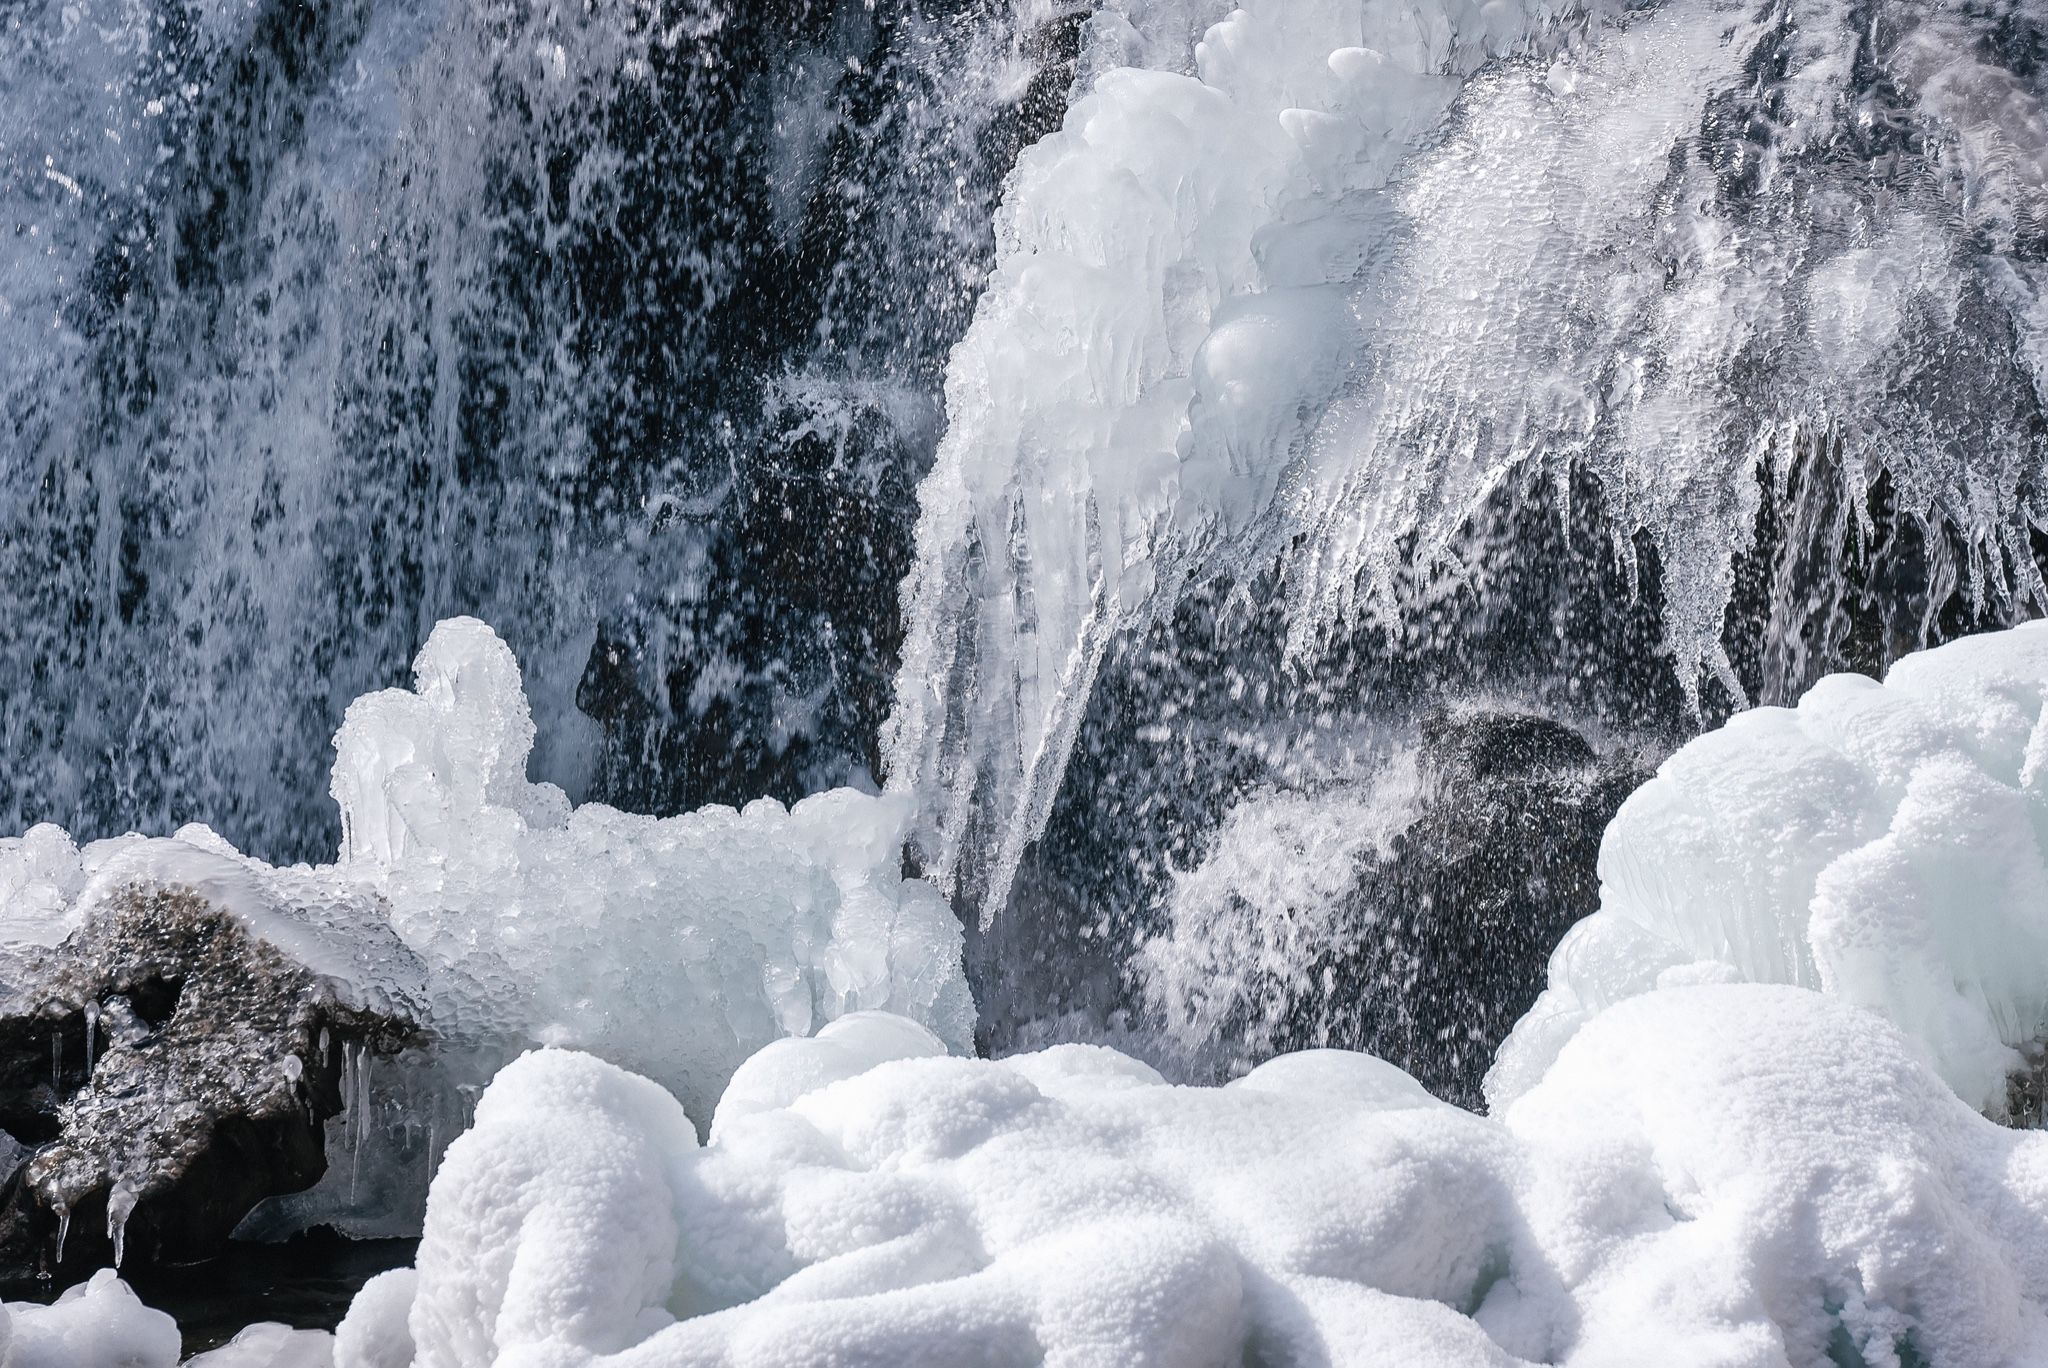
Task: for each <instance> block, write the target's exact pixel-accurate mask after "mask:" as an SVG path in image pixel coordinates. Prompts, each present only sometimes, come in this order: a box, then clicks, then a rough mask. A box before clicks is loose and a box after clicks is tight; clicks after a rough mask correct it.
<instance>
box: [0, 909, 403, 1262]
mask: <svg viewBox="0 0 2048 1368" xmlns="http://www.w3.org/2000/svg"><path fill="white" fill-rule="evenodd" d="M393 939H394V945H393V946H390V947H379V950H380V951H381V952H386V953H391V954H395V955H397V956H399V957H401V962H402V960H403V959H404V958H406V957H407V956H406V952H405V950H404V948H403V946H401V945H397V944H395V938H393ZM5 976H6V978H7V979H9V980H11V981H12V982H13V983H14V984H16V985H19V986H17V987H15V988H13V989H12V990H11V991H10V992H7V993H6V995H5V996H4V997H0V1129H4V1130H5V1131H6V1132H7V1133H8V1134H9V1135H11V1136H12V1137H13V1138H14V1139H15V1140H16V1141H17V1142H19V1144H20V1145H22V1146H25V1147H27V1148H26V1151H25V1152H23V1153H20V1154H18V1155H17V1156H16V1163H15V1164H14V1165H13V1166H12V1172H11V1173H10V1174H9V1175H8V1176H7V1177H6V1179H5V1181H4V1184H0V1276H7V1277H19V1276H26V1275H29V1274H32V1273H37V1272H51V1273H58V1272H63V1273H76V1272H83V1271H85V1270H89V1269H91V1268H95V1267H99V1266H102V1265H104V1264H105V1263H107V1262H109V1261H110V1260H111V1261H118V1262H121V1263H123V1264H124V1265H126V1266H135V1265H138V1264H144V1265H146V1264H152V1263H160V1262H188V1261H192V1260H197V1259H203V1258H206V1257H208V1256H209V1255H211V1254H214V1253H216V1252H218V1251H219V1250H220V1248H221V1247H222V1245H223V1244H224V1243H225V1242H226V1240H227V1238H228V1236H229V1234H230V1232H232V1231H233V1230H234V1228H235V1226H236V1224H237V1223H238V1222H239V1221H240V1220H241V1219H242V1217H243V1216H244V1215H246V1214H247V1213H248V1211H249V1209H250V1208H251V1207H252V1206H254V1205H255V1204H256V1203H257V1202H259V1201H261V1200H262V1199H263V1198H265V1197H268V1196H271V1195H273V1194H276V1193H283V1192H294V1191H298V1190H300V1189H303V1188H305V1187H308V1186H310V1185H311V1184H312V1183H313V1182H314V1181H316V1180H317V1179H318V1178H319V1177H320V1175H321V1174H322V1173H323V1172H324V1171H325V1170H326V1158H325V1154H324V1129H323V1128H324V1124H325V1122H326V1121H327V1119H328V1118H330V1117H333V1116H336V1115H339V1114H340V1112H341V1111H342V1108H343V1101H344V1099H343V1097H342V1091H341V1081H342V1062H343V1058H344V1049H345V1048H351V1047H363V1048H368V1049H371V1050H373V1051H376V1052H378V1053H384V1054H390V1053H395V1052H397V1051H398V1050H400V1049H402V1048H404V1047H405V1046H407V1045H408V1044H410V1043H412V1042H413V1041H414V1040H415V1039H416V1037H417V1035H418V1028H417V1027H416V1026H415V1025H414V1023H413V1020H412V1019H411V1015H410V1014H409V1013H407V1012H405V1011H402V1010H394V1009H392V1008H390V1007H389V1006H388V1005H380V1006H378V1007H375V1008H372V1007H366V1006H362V1005H357V1002H356V1001H355V999H358V998H359V996H360V995H358V994H355V993H353V992H351V991H349V990H348V988H347V987H346V986H345V985H342V984H339V983H338V982H336V981H335V980H333V979H331V978H328V977H326V976H323V975H322V974H320V973H317V972H315V971H314V970H313V969H311V968H309V967H308V966H306V965H305V964H302V963H300V962H298V961H297V960H296V959H294V958H293V957H292V956H291V955H289V954H287V953H286V952H285V951H284V950H282V949H280V948H279V947H278V946H277V945H276V944H274V943H273V942H272V941H271V940H270V939H267V938H266V937H265V936H263V935H261V934H259V933H258V932H257V931H256V930H254V929H253V928H252V924H251V923H250V922H249V921H248V920H247V919H245V918H244V917H242V916H239V915H237V913H236V912H235V911H233V910H231V909H229V908H228V907H226V906H223V905H222V904H221V903H219V902H215V901H211V900H209V899H208V898H207V897H204V896H202V895H201V894H200V893H198V892H195V891H193V890H192V889H190V888H186V887H183V886H180V885H176V884H170V883H154V884H153V883H147V882H140V881H138V882H133V883H128V884H126V885H124V886H121V887H119V888H116V889H114V890H113V891H111V892H110V893H108V894H107V895H106V896H104V897H103V898H101V899H99V900H98V901H97V903H96V904H95V906H94V907H93V908H92V910H91V911H90V913H89V915H88V917H87V919H86V923H85V925H84V926H82V927H81V928H80V929H79V930H78V931H77V932H76V933H74V934H73V935H72V936H71V937H70V938H69V939H68V940H66V941H65V942H64V943H63V944H62V945H61V946H59V947H57V948H56V949H55V950H51V951H39V952H35V953H34V955H33V956H32V957H31V958H28V959H26V960H25V961H23V962H20V963H18V964H16V965H12V966H9V967H8V969H7V971H6V975H5Z"/></svg>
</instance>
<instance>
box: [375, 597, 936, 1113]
mask: <svg viewBox="0 0 2048 1368" xmlns="http://www.w3.org/2000/svg"><path fill="white" fill-rule="evenodd" d="M414 670H415V673H416V675H417V678H418V683H417V688H416V691H415V690H403V689H397V690H386V691H384V692H382V693H376V694H371V695H369V696H367V697H365V698H361V699H358V700H357V701H356V702H355V703H354V704H353V705H351V706H350V708H349V710H348V717H347V720H346V721H345V722H344V723H343V724H342V728H341V731H340V733H339V734H338V735H337V736H336V738H335V748H336V758H335V766H334V796H335V800H336V802H337V803H339V804H340V806H341V811H342V825H343V833H344V834H343V841H342V852H341V861H340V864H339V865H338V866H337V867H336V871H335V872H336V876H337V877H340V878H343V879H346V880H349V881H352V882H354V883H356V884H358V885H359V886H363V887H367V888H370V889H373V890H375V891H376V892H377V893H378V894H379V895H380V896H382V897H383V898H384V900H385V901H386V902H387V903H388V905H389V907H390V910H391V924H392V926H393V927H394V928H395V929H396V930H397V931H398V933H399V935H400V936H401V937H403V938H404V939H405V941H406V942H407V944H409V945H411V946H413V947H414V948H415V949H416V950H418V951H419V952H420V953H422V954H423V955H425V956H426V957H427V959H428V961H429V962H430V963H432V964H434V965H436V966H438V967H440V968H441V969H442V970H443V971H444V973H445V974H446V976H447V979H448V981H449V983H450V985H451V990H450V991H451V1000H450V1002H449V1003H448V1004H447V1005H448V1007H449V1008H450V1009H451V1010H450V1011H449V1012H448V1016H449V1018H450V1019H451V1020H452V1021H463V1022H468V1021H478V1022H479V1023H480V1024H481V1025H482V1026H483V1027H484V1028H485V1029H486V1031H487V1032H488V1033H490V1034H493V1035H497V1036H501V1037H510V1038H514V1039H527V1040H546V1041H549V1042H550V1043H560V1044H568V1043H574V1044H576V1045H578V1046H579V1047H580V1048H585V1049H589V1050H591V1051H593V1052H594V1053H597V1054H599V1055H602V1056H603V1057H605V1058H607V1059H612V1060H614V1061H616V1062H618V1063H620V1064H622V1065H624V1066H626V1067H628V1068H632V1069H634V1070H636V1071H638V1072H641V1073H645V1074H647V1075H648V1076H649V1077H652V1078H654V1079H656V1080H658V1081H660V1082H661V1083H662V1084H663V1085H664V1086H666V1087H669V1088H671V1089H673V1090H674V1091H675V1092H676V1093H677V1094H678V1095H679V1096H680V1097H682V1098H683V1099H684V1101H685V1103H686V1104H688V1105H692V1106H695V1107H698V1108H700V1109H708V1105H709V1103H710V1102H711V1100H712V1099H714V1098H715V1097H716V1096H717V1094H718V1091H719V1089H720V1088H722V1087H723V1085H724V1083H725V1080H726V1078H727V1077H728V1076H730V1074H731V1073H732V1071H733V1069H735V1068H737V1067H738V1065H739V1063H740V1061H742V1060H743V1059H745V1058H746V1057H747V1056H748V1055H749V1054H750V1053H752V1052H753V1051H754V1050H756V1049H758V1048H760V1047H761V1046H762V1045H764V1044H766V1043H767V1042H769V1041H770V1040H773V1039H776V1038H777V1037H779V1036H784V1035H805V1034H808V1033H810V1032H811V1031H813V1030H814V1029H816V1027H817V1026H819V1025H821V1024H822V1023H824V1022H826V1021H829V1020H831V1019H832V1018H833V1017H836V1016H838V1015H840V1014H842V1013H844V1012H848V1011H858V1010H863V1009H872V1008H887V1009H889V1010H891V1011H895V1012H898V1013H900V1014H902V1015H905V1016H909V1017H912V1018H914V1019H917V1020H921V1021H926V1022H928V1023H930V1024H931V1026H932V1027H933V1028H934V1029H935V1030H937V1031H938V1032H939V1033H940V1034H941V1035H942V1036H944V1037H945V1038H946V1040H947V1041H948V1042H949V1043H950V1044H952V1045H953V1046H954V1047H956V1048H966V1047H967V1046H968V1045H969V1044H970V1043H971V1041H972V1037H973V1022H974V1006H973V1003H972V1001H971V1000H970V999H969V997H968V995H967V985H966V980H965V979H964V978H963V977H962V976H961V973H960V968H959V959H960V950H959V947H960V929H959V926H958V924H957V922H956V921H955V920H954V918H953V915H952V913H951V911H950V910H949V909H948V907H947V906H946V903H945V900H944V899H943V898H941V897H940V896H939V895H938V893H937V891H936V890H934V889H933V888H932V887H930V886H929V885H927V884H924V883H922V882H920V881H917V880H910V879H905V878H904V877H903V876H902V872H901V865H900V861H901V856H900V853H899V852H900V850H901V842H902V831H903V827H904V824H905V822H906V821H907V818H908V813H909V805H908V804H907V803H906V802H905V801H904V800H901V799H897V798H887V797H873V796H869V795H865V794H860V793H855V792H853V791H851V790H839V791H836V792H832V793H824V794H818V795H815V796H813V797H810V798H806V799H804V800H803V801H802V802H799V803H797V804H796V806H795V807H793V808H789V809H785V808H784V807H783V806H782V805H781V804H780V803H777V802H774V801H773V800H767V799H764V800H760V801H757V802H754V803H750V804H749V805H748V806H747V807H746V808H745V809H744V810H740V811H734V810H733V809H731V808H720V807H710V808H705V809H702V810H701V811H698V812H694V813H689V814H686V815H683V816H679V817H667V818H654V817H643V816H638V815H635V814H631V813H623V812H619V811H616V810H614V809H612V808H609V807H605V806H603V805H602V804H595V803H591V804H585V805H584V806H582V807H579V808H571V806H570V804H569V802H568V800H567V798H565V797H564V796H563V794H562V792H561V790H560V789H557V788H555V787H554V786H553V785H550V784H534V783H529V782H528V781H527V779H526V760H527V755H528V752H529V749H530V747H531V745H532V742H533V733H534V728H533V723H532V721H531V719H530V717H529V715H528V712H527V705H526V699H525V696H524V695H523V694H522V693H521V691H520V684H519V668H518V664H517V662H516V661H515V660H514V659H513V657H512V652H511V651H510V649H509V648H507V647H506V645H505V644H504V642H502V641H500V640H499V639H498V637H497V635H496V634H495V633H493V632H492V631H491V629H490V628H489V627H487V626H485V625H484V624H483V623H480V622H477V621H475V620H474V619H459V618H458V619H453V620H451V621H448V622H445V623H442V624H441V625H440V626H439V627H438V628H436V629H435V631H434V634H433V636H432V637H431V638H430V639H429V640H428V642H427V644H426V646H425V647H424V648H422V650H421V651H420V655H419V658H418V660H417V661H416V662H415V663H414ZM457 983H459V984H460V985H461V988H460V989H459V990H457V989H455V988H454V987H453V986H452V985H455V984H457Z"/></svg>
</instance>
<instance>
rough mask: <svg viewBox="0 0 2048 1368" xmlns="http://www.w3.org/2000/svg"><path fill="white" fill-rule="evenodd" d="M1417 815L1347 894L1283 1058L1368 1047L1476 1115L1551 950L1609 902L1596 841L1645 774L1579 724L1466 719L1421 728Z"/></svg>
mask: <svg viewBox="0 0 2048 1368" xmlns="http://www.w3.org/2000/svg"><path fill="white" fill-rule="evenodd" d="M1419 769H1420V777H1421V781H1422V784H1421V795H1422V796H1421V807H1420V811H1419V813H1418V815H1417V816H1416V817H1415V819H1414V821H1413V822H1412V823H1411V824H1410V825H1409V826H1408V827H1407V829H1406V830H1404V831H1402V832H1401V833H1400V834H1399V835H1398V836H1396V837H1395V838H1394V840H1393V842H1392V843H1391V850H1390V851H1389V852H1388V853H1387V854H1386V855H1385V856H1384V857H1383V858H1371V859H1368V860H1367V861H1365V862H1364V863H1363V865H1362V867H1361V869H1360V871H1359V877H1358V882H1357V885H1356V888H1355V890H1354V891H1353V893H1352V894H1350V895H1349V896H1348V897H1347V898H1346V899H1345V900H1344V906H1343V909H1342V913H1341V916H1340V919H1339V920H1340V924H1341V925H1342V926H1343V927H1344V928H1345V934H1344V935H1343V936H1342V937H1341V938H1339V939H1338V940H1337V941H1336V942H1334V943H1333V944H1332V945H1331V947H1330V949H1329V950H1328V951H1327V952H1326V953H1325V954H1324V955H1323V956H1322V962H1321V963H1320V964H1318V965H1316V966H1315V967H1314V969H1313V971H1312V972H1311V975H1310V978H1311V981H1315V982H1319V983H1322V984H1326V985H1328V991H1327V992H1324V993H1317V994H1314V995H1313V996H1312V997H1311V998H1310V999H1309V1000H1307V1001H1305V1002H1304V1003H1302V1004H1301V1006H1300V1007H1299V1009H1298V1010H1297V1011H1295V1012H1294V1013H1293V1014H1292V1015H1291V1017H1290V1019H1289V1023H1288V1024H1289V1027H1290V1029H1289V1030H1288V1031H1287V1032H1286V1033H1285V1034H1286V1036H1288V1037H1291V1038H1290V1039H1286V1040H1284V1041H1282V1042H1279V1043H1281V1045H1282V1048H1287V1047H1299V1046H1301V1045H1307V1044H1326V1045H1335V1046H1341V1047H1344V1048H1349V1049H1361V1050H1368V1051H1370V1052H1372V1053H1373V1054H1376V1055H1379V1056H1381V1057H1383V1058H1386V1059H1390V1060H1392V1061H1394V1062H1395V1063H1397V1064H1400V1065H1401V1066H1402V1067H1403V1068H1406V1069H1407V1070H1408V1071H1409V1072H1411V1073H1413V1074H1414V1075H1415V1076H1416V1077H1417V1078H1419V1079H1421V1080H1422V1081H1423V1083H1424V1084H1426V1085H1427V1086H1428V1087H1430V1089H1431V1090H1432V1091H1434V1092H1436V1093H1437V1094H1438V1095H1439V1096H1443V1097H1446V1098H1448V1099H1450V1100H1452V1101H1455V1102H1459V1103H1461V1104H1464V1105H1469V1106H1475V1107H1476V1106H1478V1105H1480V1092H1479V1083H1480V1079H1481V1078H1482V1076H1483V1075H1484V1073H1485V1070H1486V1066H1487V1064H1488V1062H1489V1061H1490V1060H1491V1059H1492V1058H1493V1055H1494V1050H1495V1048H1496V1047H1497V1046H1498V1045H1499V1043H1500V1041H1501V1039H1502V1038H1503V1037H1505V1036H1506V1034H1507V1032H1508V1030H1509V1029H1510V1028H1511V1027H1512V1026H1513V1025H1514V1023H1515V1021H1516V1020H1517V1019H1518V1018H1519V1017H1520V1016H1521V1015H1522V1013H1523V1012H1524V1011H1526V1010H1527V1009H1528V1007H1529V1004H1530V1003H1532V1002H1534V1001H1535V999H1536V995H1537V993H1538V992H1540V991H1541V990H1542V987H1543V981H1544V969H1545V965H1546V964H1547V963H1548V961H1549V957H1550V951H1551V949H1552V947H1554V946H1555V945H1556V944H1557V943H1558V940H1559V938H1560V937H1562V936H1563V934H1564V932H1565V931H1566V930H1567V929H1568V928H1569V927H1570V926H1571V925H1572V924H1573V923H1574V922H1577V921H1578V920H1579V919H1580V918H1582V917H1585V916H1588V915H1590V914H1591V913H1593V912H1594V911H1595V910H1597V909H1598V907H1599V905H1600V880H1599V873H1598V864H1599V857H1600V838H1601V835H1602V833H1603V832H1604V831H1605V830H1606V828H1607V823H1608V822H1609V820H1611V819H1612V818H1613V816H1614V814H1615V812H1616V810H1617V809H1619V808H1620V806H1621V803H1622V800H1623V799H1625V798H1626V797H1627V796H1628V795H1629V793H1631V792H1632V791H1633V790H1634V789H1635V788H1636V787H1637V786H1638V785H1640V784H1641V783H1642V782H1643V781H1644V780H1645V779H1647V778H1649V770H1648V768H1647V767H1646V766H1645V765H1644V763H1643V762H1642V760H1641V759H1640V758H1639V757H1638V756H1636V755H1635V754H1634V753H1632V752H1630V751H1628V750H1625V749H1623V750H1617V751H1615V752H1614V753H1612V754H1610V755H1608V756H1606V757H1605V758H1603V757H1602V756H1601V754H1600V753H1599V752H1597V751H1596V750H1595V748H1594V746H1593V745H1592V744H1591V743H1590V742H1589V741H1588V740H1587V738H1586V737H1585V736H1583V735H1581V734H1580V733H1579V732H1577V731H1575V730H1573V729H1572V728H1571V727H1568V726H1566V725H1565V724H1563V723H1561V722H1557V721H1553V720H1550V719H1548V718H1543V717H1535V716H1529V715H1526V714H1518V713H1500V712H1486V711H1465V712H1459V713H1452V714H1441V715H1438V716H1435V717H1432V718H1430V719H1428V720H1427V721H1425V722H1424V724H1423V727H1422V746H1421V751H1420V756H1419Z"/></svg>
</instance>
